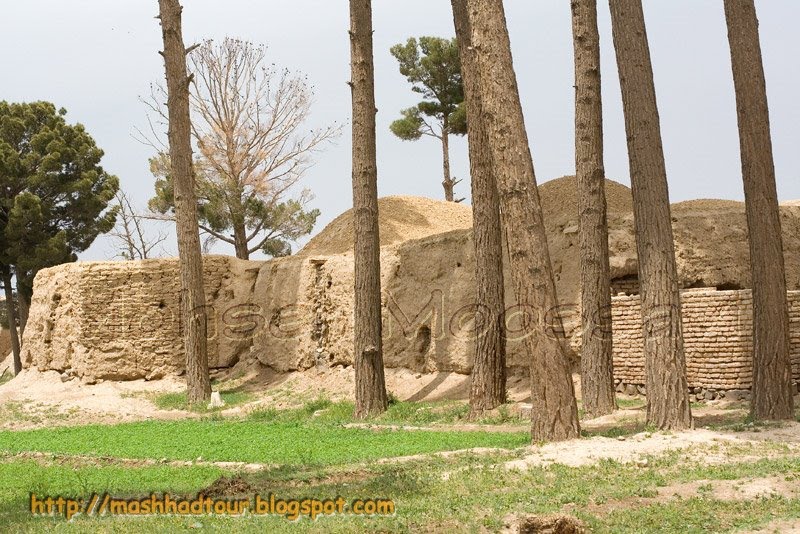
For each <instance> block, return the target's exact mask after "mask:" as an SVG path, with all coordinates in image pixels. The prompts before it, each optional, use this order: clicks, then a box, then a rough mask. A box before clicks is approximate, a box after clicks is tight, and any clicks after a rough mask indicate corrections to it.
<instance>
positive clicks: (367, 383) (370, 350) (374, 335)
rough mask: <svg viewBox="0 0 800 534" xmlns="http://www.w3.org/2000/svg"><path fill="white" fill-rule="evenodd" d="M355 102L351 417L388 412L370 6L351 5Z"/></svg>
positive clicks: (353, 1)
mask: <svg viewBox="0 0 800 534" xmlns="http://www.w3.org/2000/svg"><path fill="white" fill-rule="evenodd" d="M350 54H351V69H352V74H351V76H352V79H351V82H350V86H351V89H352V98H353V212H354V214H355V252H354V254H355V324H354V341H355V343H354V359H355V371H356V407H355V417H357V418H365V417H368V416H370V415H375V414H379V413H382V412H384V411H386V408H387V407H388V404H389V403H388V397H387V395H386V384H385V378H384V369H383V342H382V339H381V336H382V332H381V264H380V239H379V234H378V163H377V154H376V140H375V114H376V109H375V78H374V76H375V68H374V63H373V56H372V54H373V52H372V1H371V0H350Z"/></svg>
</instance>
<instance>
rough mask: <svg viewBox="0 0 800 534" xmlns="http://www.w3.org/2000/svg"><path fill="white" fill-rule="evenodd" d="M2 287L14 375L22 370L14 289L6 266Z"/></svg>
mask: <svg viewBox="0 0 800 534" xmlns="http://www.w3.org/2000/svg"><path fill="white" fill-rule="evenodd" d="M3 288H4V289H5V295H6V314H7V315H8V331H9V334H10V337H11V351H12V353H13V354H14V375H15V376H16V375H18V374H19V373H20V371H22V359H21V358H20V343H19V335H18V334H17V311H16V310H15V309H14V289H13V286H12V285H11V271H9V270H8V268H5V269H4V270H3ZM3 357H5V356H3Z"/></svg>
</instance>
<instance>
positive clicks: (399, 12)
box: [0, 0, 800, 260]
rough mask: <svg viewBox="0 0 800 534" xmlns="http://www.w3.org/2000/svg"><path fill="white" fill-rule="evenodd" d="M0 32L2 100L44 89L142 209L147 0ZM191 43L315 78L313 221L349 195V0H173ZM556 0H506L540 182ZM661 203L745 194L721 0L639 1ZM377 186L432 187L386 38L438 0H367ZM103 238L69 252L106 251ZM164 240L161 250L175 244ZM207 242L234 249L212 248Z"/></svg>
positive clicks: (566, 109)
mask: <svg viewBox="0 0 800 534" xmlns="http://www.w3.org/2000/svg"><path fill="white" fill-rule="evenodd" d="M3 3H4V6H3V31H2V32H0V50H2V52H0V72H2V73H3V75H2V84H1V87H2V89H0V100H8V101H11V102H22V101H28V102H29V101H35V100H48V101H51V102H53V103H54V104H55V105H56V106H57V107H64V108H66V109H67V110H68V115H67V119H68V121H69V122H80V123H82V124H84V125H85V126H86V128H87V130H88V131H89V133H90V134H91V135H92V136H93V137H94V138H95V140H96V141H97V143H98V145H99V146H100V147H101V148H102V149H103V150H104V151H105V154H106V155H105V157H104V159H103V166H104V168H105V169H106V170H107V171H109V172H111V173H113V174H115V175H117V176H118V177H119V178H120V182H121V187H122V188H123V189H124V190H125V191H126V192H127V193H128V194H129V195H130V197H131V198H132V199H133V201H134V202H135V203H136V204H137V205H138V206H139V207H141V208H144V207H145V206H146V203H147V200H148V199H149V198H150V197H151V196H152V195H153V182H154V178H153V177H152V175H151V174H150V172H149V169H148V158H149V157H151V156H152V155H153V149H152V148H151V147H149V146H146V145H144V144H142V143H141V142H139V141H137V140H136V138H135V133H136V128H146V127H147V109H146V107H145V106H144V104H142V102H141V100H140V99H141V98H142V97H145V96H146V95H148V94H149V87H150V84H151V83H154V82H159V81H161V80H162V79H163V75H164V73H163V62H162V59H161V56H159V55H158V51H159V50H160V49H161V46H162V43H161V30H160V27H159V25H158V21H157V20H156V19H155V18H154V17H155V15H156V14H157V11H158V5H157V2H156V0H149V1H146V0H115V1H113V2H109V1H108V0H71V1H70V2H62V1H57V0H26V1H24V2H19V1H15V2H12V1H9V0H5V1H4V2H3ZM183 4H184V24H183V29H184V39H185V41H186V43H187V45H188V44H191V43H195V42H198V41H200V40H203V39H207V38H211V39H222V38H224V37H226V36H229V37H236V38H241V39H246V40H249V41H253V42H255V43H263V44H265V45H267V47H268V59H269V61H270V62H274V63H275V64H277V65H278V66H280V67H286V68H289V69H291V70H294V71H299V72H302V73H305V74H307V75H308V77H309V81H310V83H312V84H313V85H314V88H315V94H316V99H315V104H314V107H313V108H312V116H311V122H310V123H309V127H314V126H319V125H324V124H331V123H333V122H339V123H343V124H345V125H346V127H345V130H344V132H343V135H342V136H341V137H340V138H339V139H338V140H337V142H336V143H335V144H334V145H332V146H329V147H328V148H326V150H325V152H323V153H322V154H320V155H318V156H317V157H316V160H315V162H316V163H315V165H314V167H313V168H311V169H310V170H309V171H308V173H307V174H306V176H305V177H304V179H303V182H302V185H303V186H305V187H308V188H310V189H311V190H312V191H313V193H314V194H315V199H314V200H313V202H312V204H311V205H312V206H313V207H315V208H318V209H320V210H321V212H322V215H321V216H320V218H319V221H318V224H317V227H316V228H315V232H317V231H319V230H321V229H322V228H323V227H324V226H325V224H327V223H328V222H330V221H331V220H332V219H333V218H334V217H336V216H337V215H339V214H340V213H341V212H343V211H345V210H346V209H348V208H349V207H350V206H351V205H352V196H351V188H350V171H351V166H350V148H351V147H350V130H349V124H350V105H351V104H350V90H349V87H348V86H347V84H346V82H347V81H348V79H349V73H350V66H349V53H350V51H349V40H348V35H347V30H348V25H349V18H348V13H349V12H348V4H347V2H346V1H345V0H271V1H269V2H264V1H255V0H226V1H225V2H220V1H218V0H217V1H213V0H184V1H183ZM569 4H570V3H569V1H567V0H561V1H556V0H506V2H505V6H506V16H507V19H508V25H509V32H510V35H511V46H512V53H513V56H514V65H515V70H516V74H517V78H518V80H519V87H520V96H521V100H522V104H523V108H524V113H525V121H526V126H527V129H528V133H529V137H530V142H531V152H532V154H533V160H534V165H535V168H536V175H537V179H538V181H539V182H545V181H547V180H551V179H554V178H558V177H560V176H563V175H567V174H573V173H574V170H575V163H574V128H573V121H574V101H573V100H574V89H573V86H574V81H573V77H574V74H573V55H572V33H571V21H570V7H569ZM598 5H599V23H600V37H601V47H602V50H601V54H602V77H603V105H604V123H605V162H606V175H607V177H608V178H610V179H613V180H616V181H619V182H622V183H625V184H629V183H630V180H629V178H628V158H627V149H626V144H625V130H624V122H623V115H622V103H621V97H620V92H619V79H618V77H617V69H616V63H615V60H614V51H613V44H612V40H611V25H610V16H609V12H608V4H607V3H606V2H603V1H602V0H601V1H600V2H598ZM756 5H757V10H758V13H759V18H760V23H761V25H760V30H761V41H762V51H763V56H764V67H765V72H766V80H767V91H768V97H769V104H770V114H771V116H770V119H771V127H772V140H773V145H774V153H775V154H774V155H775V166H776V172H777V186H778V196H779V198H780V200H782V201H783V200H791V199H800V151H799V150H798V148H800V105H798V100H797V88H798V87H800V61H798V60H797V44H796V43H797V41H796V34H795V31H796V30H795V29H794V27H793V26H792V25H790V24H786V21H787V20H798V19H800V2H798V1H797V0H760V1H757V2H756ZM644 9H645V16H646V21H647V28H648V37H649V41H650V49H651V54H652V60H653V68H654V75H655V84H656V91H657V98H658V105H659V110H660V115H661V128H662V136H663V141H664V150H665V155H666V162H667V171H668V178H669V187H670V200H671V201H672V202H678V201H682V200H688V199H694V198H725V199H734V200H742V199H743V198H744V193H743V188H742V180H741V167H740V160H739V141H738V133H737V125H736V106H735V100H734V92H733V80H732V75H731V67H730V55H729V50H728V42H727V34H726V29H725V19H724V13H723V2H722V0H669V1H665V0H645V1H644ZM373 10H374V27H375V78H376V98H377V107H378V110H379V111H378V115H377V119H378V123H377V129H378V173H379V177H378V189H379V194H380V195H381V196H386V195H418V196H426V197H432V198H443V191H442V187H441V180H442V178H441V148H440V146H439V145H438V141H437V140H435V139H430V138H423V139H422V140H420V141H417V142H404V141H401V140H399V139H397V138H395V137H394V136H393V135H392V134H391V133H390V131H389V124H390V123H391V122H392V121H393V120H394V119H396V118H398V117H399V112H400V110H401V109H403V108H406V107H409V106H412V105H414V104H415V103H416V102H417V99H416V98H415V96H416V95H415V94H414V93H412V92H411V91H410V87H409V85H408V84H407V82H406V80H405V78H404V77H403V76H402V75H400V73H399V71H398V68H397V63H396V61H395V60H394V58H393V57H392V56H391V55H390V54H389V48H390V47H391V46H392V45H394V44H396V43H400V42H404V41H405V40H406V39H407V38H408V37H411V36H422V35H433V36H440V37H451V36H453V34H454V31H453V22H452V15H451V12H450V2H447V1H446V0H403V1H397V0H375V1H374V2H373ZM451 144H452V155H451V159H452V171H453V174H454V175H455V176H456V177H458V178H464V179H465V180H464V182H462V183H461V184H459V186H458V189H457V191H456V193H457V194H460V195H461V196H465V197H467V201H469V183H468V175H469V171H468V169H469V166H468V159H467V145H466V140H465V139H463V138H459V139H456V140H454V141H453V142H452V143H451ZM115 250H116V248H115V244H114V242H113V240H112V239H111V238H109V237H100V238H98V240H97V241H96V242H95V244H94V245H92V247H91V248H90V249H88V250H87V251H85V252H84V253H82V254H81V255H80V258H81V259H85V260H103V259H112V258H113V257H114V255H115ZM174 251H175V245H174V239H171V240H170V241H169V242H168V243H166V244H165V245H164V250H163V251H162V252H163V253H164V254H173V253H174ZM213 251H214V252H218V253H224V254H233V250H232V247H229V246H228V245H225V244H218V245H217V246H215V248H214V249H213Z"/></svg>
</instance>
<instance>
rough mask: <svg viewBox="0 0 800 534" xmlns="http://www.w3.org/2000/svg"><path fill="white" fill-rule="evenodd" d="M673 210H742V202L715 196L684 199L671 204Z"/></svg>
mask: <svg viewBox="0 0 800 534" xmlns="http://www.w3.org/2000/svg"><path fill="white" fill-rule="evenodd" d="M672 209H673V211H678V212H680V211H684V212H690V211H699V212H713V211H719V210H726V211H731V210H733V211H743V210H744V202H741V201H739V200H721V199H717V198H700V199H697V200H685V201H683V202H676V203H675V204H673V205H672Z"/></svg>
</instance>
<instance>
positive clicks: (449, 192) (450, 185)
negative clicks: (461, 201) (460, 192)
mask: <svg viewBox="0 0 800 534" xmlns="http://www.w3.org/2000/svg"><path fill="white" fill-rule="evenodd" d="M447 128H448V124H447V119H445V121H444V127H443V128H442V168H443V170H444V179H443V180H442V187H444V199H445V200H446V201H447V202H455V201H456V196H455V188H456V182H455V180H453V177H452V176H450V134H449V133H447Z"/></svg>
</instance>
